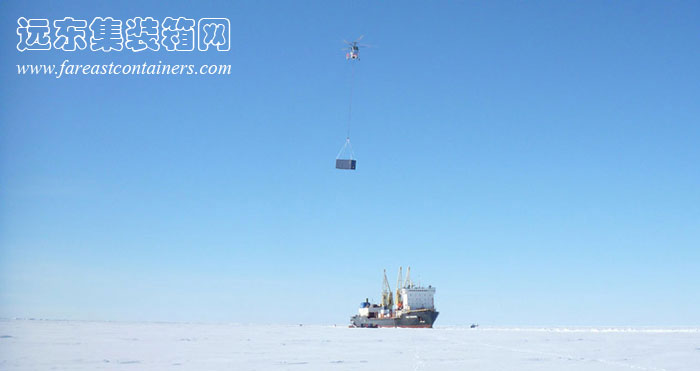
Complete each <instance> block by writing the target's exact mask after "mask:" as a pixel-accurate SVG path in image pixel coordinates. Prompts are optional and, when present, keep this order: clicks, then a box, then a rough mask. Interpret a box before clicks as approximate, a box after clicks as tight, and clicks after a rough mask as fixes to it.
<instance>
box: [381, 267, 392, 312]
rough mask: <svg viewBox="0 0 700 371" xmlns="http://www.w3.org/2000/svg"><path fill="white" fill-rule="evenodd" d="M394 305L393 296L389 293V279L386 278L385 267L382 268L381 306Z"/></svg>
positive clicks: (389, 306)
mask: <svg viewBox="0 0 700 371" xmlns="http://www.w3.org/2000/svg"><path fill="white" fill-rule="evenodd" d="M393 305H394V296H393V295H392V293H391V287H390V286H389V280H388V279H387V278H386V269H385V270H384V285H383V287H382V307H384V308H391V307H392V306H393Z"/></svg>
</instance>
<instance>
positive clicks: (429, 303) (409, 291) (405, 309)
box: [350, 267, 439, 327]
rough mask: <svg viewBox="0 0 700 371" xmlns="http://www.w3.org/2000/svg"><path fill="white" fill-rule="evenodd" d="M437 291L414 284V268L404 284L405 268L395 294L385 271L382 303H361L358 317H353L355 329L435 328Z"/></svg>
mask: <svg viewBox="0 0 700 371" xmlns="http://www.w3.org/2000/svg"><path fill="white" fill-rule="evenodd" d="M434 298H435V288H434V287H432V286H428V287H422V286H420V285H414V284H413V282H412V281H411V268H410V267H408V269H407V270H406V279H405V280H403V281H402V269H401V268H399V277H398V279H397V282H396V292H395V293H392V291H391V287H390V286H389V280H388V279H387V277H386V270H384V283H383V286H382V300H381V303H380V304H373V303H370V302H369V299H366V300H365V301H364V302H363V303H361V304H360V309H359V310H358V314H357V315H354V316H352V318H350V322H351V323H352V324H351V326H353V327H433V323H435V320H436V319H437V316H438V314H439V312H437V311H436V310H435V299H434Z"/></svg>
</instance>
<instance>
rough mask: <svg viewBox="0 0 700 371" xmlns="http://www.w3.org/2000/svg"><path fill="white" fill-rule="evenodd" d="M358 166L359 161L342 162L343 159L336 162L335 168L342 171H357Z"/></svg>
mask: <svg viewBox="0 0 700 371" xmlns="http://www.w3.org/2000/svg"><path fill="white" fill-rule="evenodd" d="M356 164H357V161H355V160H341V159H336V160H335V168H336V169H341V170H355V165H356Z"/></svg>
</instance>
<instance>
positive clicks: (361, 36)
mask: <svg viewBox="0 0 700 371" xmlns="http://www.w3.org/2000/svg"><path fill="white" fill-rule="evenodd" d="M363 37H365V35H360V37H358V38H357V40H355V42H359V41H360V40H362V38H363Z"/></svg>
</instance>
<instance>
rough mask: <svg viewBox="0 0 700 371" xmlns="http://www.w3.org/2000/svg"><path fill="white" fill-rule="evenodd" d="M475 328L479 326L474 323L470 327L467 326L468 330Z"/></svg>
mask: <svg viewBox="0 0 700 371" xmlns="http://www.w3.org/2000/svg"><path fill="white" fill-rule="evenodd" d="M477 327H479V325H478V324H476V323H472V325H471V326H469V328H477Z"/></svg>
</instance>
